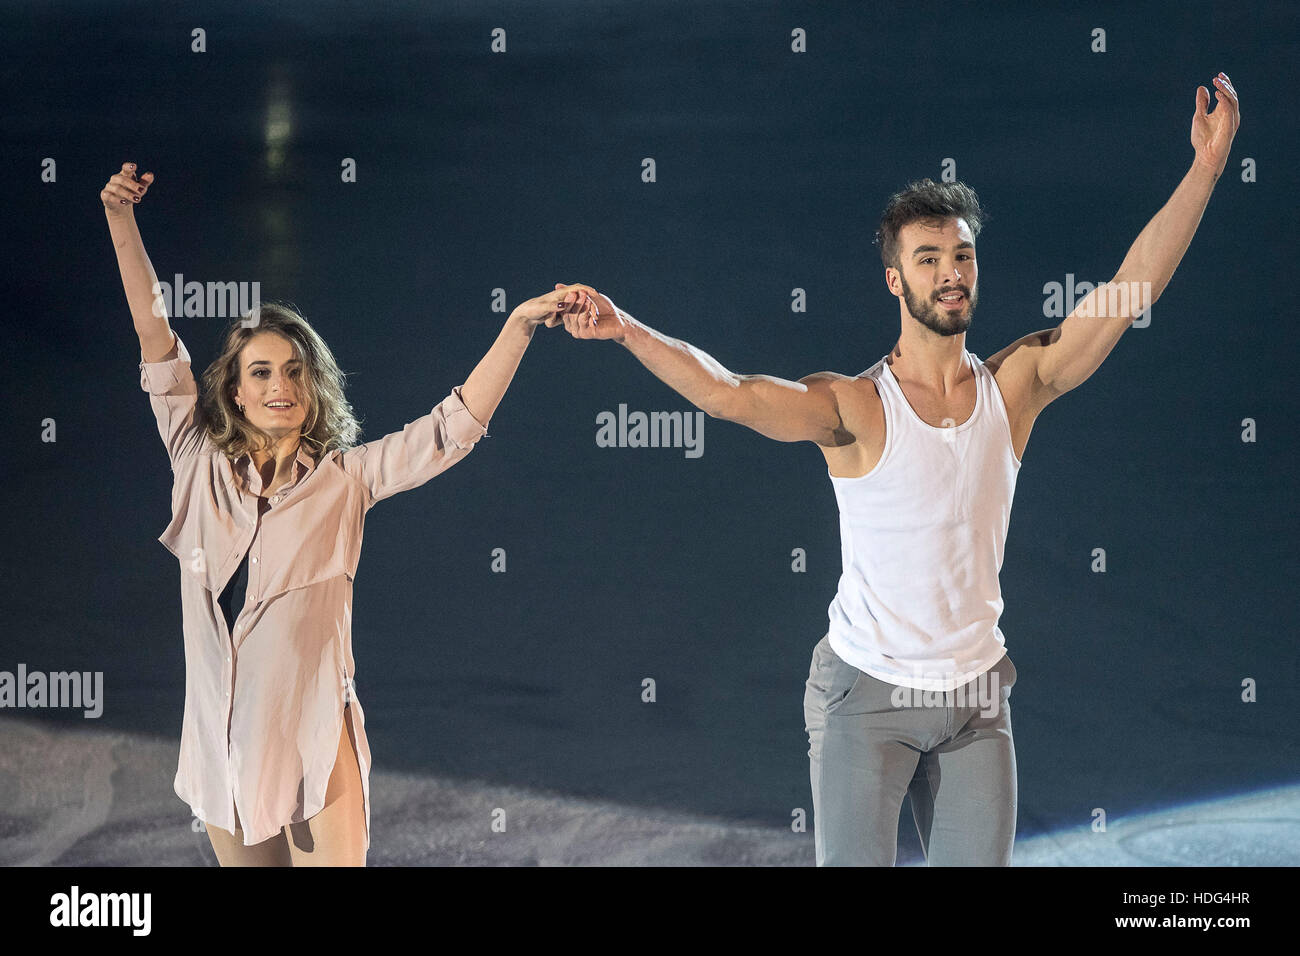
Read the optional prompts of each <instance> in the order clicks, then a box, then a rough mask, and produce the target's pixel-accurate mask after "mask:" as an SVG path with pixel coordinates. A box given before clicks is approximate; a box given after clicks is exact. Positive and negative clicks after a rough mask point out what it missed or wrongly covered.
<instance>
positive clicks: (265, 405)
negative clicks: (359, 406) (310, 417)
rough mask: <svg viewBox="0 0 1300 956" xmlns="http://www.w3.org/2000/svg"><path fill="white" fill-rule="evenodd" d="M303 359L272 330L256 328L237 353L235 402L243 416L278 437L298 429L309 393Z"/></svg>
mask: <svg viewBox="0 0 1300 956" xmlns="http://www.w3.org/2000/svg"><path fill="white" fill-rule="evenodd" d="M304 391H305V390H304V388H303V379H302V362H301V361H300V360H299V359H297V358H296V357H295V356H294V354H293V345H292V344H291V343H290V342H289V340H288V339H286V338H285V337H284V336H282V335H278V334H276V333H275V332H259V333H258V334H257V335H254V336H253V337H252V338H251V339H249V340H248V342H247V343H246V344H245V345H244V348H243V351H242V352H240V353H239V388H238V389H237V390H236V392H235V404H236V405H243V406H244V412H243V414H244V417H245V418H246V419H248V421H249V422H250V423H251V424H252V425H254V426H256V427H257V428H260V429H262V431H264V432H266V433H267V434H268V435H270V436H271V437H272V438H274V439H276V440H277V441H278V440H279V439H281V438H283V437H285V436H286V435H292V434H295V433H298V432H300V430H301V429H302V426H303V423H304V422H306V420H307V405H308V404H309V403H310V397H309V396H308V395H306V394H304Z"/></svg>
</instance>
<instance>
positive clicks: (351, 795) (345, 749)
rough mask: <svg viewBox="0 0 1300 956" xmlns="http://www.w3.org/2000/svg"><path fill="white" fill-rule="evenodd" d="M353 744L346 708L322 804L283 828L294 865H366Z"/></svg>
mask: <svg viewBox="0 0 1300 956" xmlns="http://www.w3.org/2000/svg"><path fill="white" fill-rule="evenodd" d="M356 746H357V745H356V741H355V740H354V739H353V738H352V715H351V713H350V712H349V711H348V709H347V708H346V707H345V708H344V710H343V732H342V733H341V734H339V752H338V756H337V757H336V758H335V761H334V771H333V772H332V773H331V774H330V782H329V786H328V787H327V789H326V791H325V806H324V807H323V808H322V809H321V811H320V813H318V814H316V815H315V816H314V817H312V818H311V819H310V820H307V821H306V822H304V823H291V824H289V825H288V826H287V827H285V829H284V832H285V833H287V834H288V837H289V840H288V847H289V855H290V857H291V858H292V859H293V865H294V866H365V865H366V804H365V795H364V792H363V790H362V785H361V764H360V762H359V761H358V760H357V752H356Z"/></svg>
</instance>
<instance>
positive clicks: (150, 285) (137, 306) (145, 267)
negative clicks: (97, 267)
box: [99, 163, 175, 362]
mask: <svg viewBox="0 0 1300 956" xmlns="http://www.w3.org/2000/svg"><path fill="white" fill-rule="evenodd" d="M153 180H154V176H153V173H145V174H144V175H143V176H141V177H140V178H139V179H136V176H135V163H123V164H122V170H121V172H117V173H114V174H113V177H112V178H111V179H110V180H109V181H108V183H107V184H106V185H105V186H104V188H103V189H102V190H101V191H100V193H99V198H100V199H101V200H102V201H103V203H104V215H105V216H106V217H107V219H108V231H109V234H110V235H111V236H112V237H113V249H114V251H116V252H117V266H118V268H119V269H120V270H121V271H122V288H123V289H125V290H126V303H127V305H128V306H130V309H131V320H132V321H133V322H134V323H135V333H136V335H138V336H139V337H140V353H141V355H142V356H143V358H144V360H145V361H146V362H161V361H162V360H163V359H165V358H167V357H168V356H170V355H171V352H172V350H173V349H174V348H175V345H174V344H173V341H172V330H171V326H170V325H169V324H168V322H167V310H166V308H165V307H164V306H163V304H162V303H163V300H162V299H161V298H158V299H157V302H158V306H157V309H156V310H155V307H154V301H155V295H154V288H155V287H156V285H157V282H158V276H157V274H156V273H155V272H154V271H153V263H151V262H150V261H149V257H148V256H147V255H146V254H145V251H144V242H143V241H142V240H141V239H140V229H139V228H138V227H137V226H136V224H135V206H136V204H137V203H138V202H140V200H141V199H142V198H143V197H144V194H145V191H146V190H148V188H149V187H150V186H151V185H152V184H153Z"/></svg>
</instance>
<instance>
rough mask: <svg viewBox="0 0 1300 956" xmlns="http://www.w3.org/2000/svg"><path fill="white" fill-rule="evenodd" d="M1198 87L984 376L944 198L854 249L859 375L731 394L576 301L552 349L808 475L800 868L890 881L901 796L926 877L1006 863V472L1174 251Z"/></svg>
mask: <svg viewBox="0 0 1300 956" xmlns="http://www.w3.org/2000/svg"><path fill="white" fill-rule="evenodd" d="M1213 83H1214V86H1215V89H1216V96H1217V98H1218V103H1217V105H1216V108H1215V110H1214V112H1213V113H1209V112H1207V107H1208V105H1209V93H1208V91H1207V90H1206V89H1205V88H1204V87H1198V88H1197V91H1196V109H1195V113H1194V115H1193V119H1192V133H1191V141H1192V146H1193V147H1194V149H1195V158H1194V161H1193V163H1192V166H1191V169H1190V170H1189V171H1188V173H1187V175H1186V176H1184V178H1183V180H1182V182H1181V183H1180V184H1179V186H1178V188H1177V189H1176V190H1175V191H1174V193H1173V196H1172V197H1171V198H1170V200H1169V201H1168V202H1167V203H1166V204H1165V206H1164V208H1162V209H1161V210H1160V211H1159V212H1158V213H1157V214H1156V215H1155V217H1154V218H1153V219H1152V220H1151V221H1150V222H1149V223H1148V224H1147V226H1146V228H1144V229H1143V230H1142V232H1141V233H1140V234H1139V235H1138V237H1137V240H1136V241H1135V242H1134V243H1133V245H1132V247H1131V248H1130V249H1129V252H1128V255H1127V256H1126V257H1125V258H1124V261H1123V263H1122V264H1121V265H1120V267H1119V271H1118V272H1117V273H1116V275H1115V278H1114V279H1113V280H1112V282H1111V283H1108V284H1103V285H1102V286H1101V287H1100V288H1098V289H1096V290H1094V291H1093V292H1091V293H1089V294H1088V295H1087V296H1085V297H1084V298H1083V299H1082V300H1081V301H1080V302H1079V304H1078V306H1077V307H1076V308H1075V309H1074V311H1072V312H1071V313H1070V315H1069V316H1067V317H1066V318H1065V320H1064V321H1062V322H1061V324H1060V325H1059V326H1058V327H1057V328H1054V329H1046V330H1043V331H1040V332H1035V333H1033V334H1031V335H1027V336H1025V337H1023V338H1021V339H1019V340H1017V341H1015V342H1013V343H1012V344H1011V345H1009V346H1007V347H1006V348H1004V349H1003V350H1002V351H1000V352H998V353H997V354H995V355H993V356H992V357H991V358H989V359H988V360H987V361H985V362H981V361H980V360H979V359H978V358H976V357H975V356H974V355H973V354H971V353H969V352H967V351H966V348H965V340H966V330H967V329H968V328H969V327H970V324H971V319H972V316H973V315H974V311H975V306H976V303H977V302H978V299H979V288H978V267H977V264H976V257H975V239H976V237H977V236H978V234H979V231H980V227H981V221H982V218H983V213H982V212H981V210H980V206H979V200H978V197H977V196H976V194H975V193H974V191H973V190H971V189H970V188H969V187H968V186H966V185H964V184H962V183H950V184H936V183H934V182H932V181H930V180H924V181H922V182H919V183H914V184H912V185H911V186H910V187H909V188H908V189H907V190H906V191H904V192H901V193H898V194H896V195H895V196H893V197H892V198H891V199H890V200H889V203H888V205H887V206H886V208H885V211H884V214H883V216H882V218H881V224H880V230H879V231H878V233H877V236H876V239H877V242H878V244H879V245H880V252H881V258H882V260H883V262H884V265H885V283H886V285H887V286H888V287H889V291H890V292H891V293H893V294H894V295H895V296H896V297H897V298H898V304H899V318H900V322H901V329H900V334H899V338H898V341H897V343H896V344H895V346H894V348H893V351H892V352H891V353H890V354H889V355H888V356H886V357H885V358H883V359H881V360H880V361H879V362H877V363H876V364H875V365H874V366H872V367H871V368H870V369H868V370H867V371H865V372H863V373H862V374H860V375H857V376H847V375H840V374H837V373H834V372H818V373H816V374H813V375H809V376H807V377H806V378H802V379H800V380H799V381H798V382H791V381H786V380H783V379H779V378H773V377H771V376H767V375H737V374H734V373H732V372H730V371H728V370H727V369H726V368H724V367H723V366H722V365H720V364H719V363H718V362H717V361H716V360H715V359H714V358H712V357H711V356H709V355H707V354H705V353H704V352H701V351H700V350H699V349H696V348H694V347H693V346H691V345H689V344H688V343H686V342H682V341H680V340H677V339H672V338H669V337H667V336H665V335H662V334H661V333H659V332H656V331H655V330H653V329H651V328H650V327H648V326H646V325H645V324H643V323H641V322H638V321H637V320H636V319H634V318H633V317H632V316H631V315H629V314H628V313H627V312H625V311H623V310H621V309H619V308H617V307H616V306H615V305H614V303H613V302H612V301H611V300H610V299H609V298H608V297H606V296H603V295H600V294H599V293H596V292H595V290H594V289H590V287H580V288H584V289H586V290H587V291H588V292H589V293H590V295H589V296H588V299H587V301H586V303H585V308H584V309H582V310H581V311H576V312H575V313H571V314H568V315H566V316H565V319H564V321H565V325H566V328H568V330H569V332H570V333H571V334H572V335H573V336H574V337H576V338H581V339H612V340H614V341H617V342H619V343H621V344H622V345H623V346H624V347H626V348H627V349H628V350H629V351H630V352H631V353H632V354H633V355H635V356H636V357H637V359H639V360H640V361H641V363H642V364H644V365H645V366H646V367H647V368H648V369H650V371H651V372H653V373H654V374H655V375H656V376H658V377H659V378H660V379H661V380H662V381H663V382H665V383H666V384H667V385H669V386H670V387H671V388H673V389H675V390H676V391H678V392H679V393H681V394H682V395H683V396H684V397H685V398H686V399H687V400H689V401H690V402H692V403H693V404H694V405H696V406H697V407H699V408H701V409H703V410H704V411H705V412H706V413H708V414H709V415H710V416H711V417H713V418H721V419H725V420H727V421H733V422H739V423H740V424H742V425H746V426H748V427H750V428H752V429H754V430H755V431H757V432H759V433H760V434H763V435H766V436H768V437H769V438H774V439H776V440H778V441H787V442H788V441H812V442H815V443H816V444H817V446H818V447H819V448H820V449H821V452H822V454H823V455H824V456H825V458H826V464H827V466H828V469H829V474H830V478H831V482H832V484H833V486H834V488H835V494H836V499H837V501H838V504H839V509H840V533H841V548H842V558H843V573H842V575H841V577H840V582H839V589H838V592H837V594H836V596H835V599H834V601H833V602H832V603H831V606H830V610H829V619H830V626H829V630H828V632H827V635H826V637H824V638H823V639H822V641H821V643H819V644H818V645H817V647H816V649H815V650H814V652H813V660H812V667H811V670H810V673H809V677H808V682H807V684H806V693H805V697H804V716H805V722H806V729H807V731H808V737H809V765H810V776H811V782H812V792H813V813H814V833H815V843H816V854H817V863H818V864H819V865H824V864H859V865H863V864H865V865H884V866H892V865H893V864H894V861H895V854H896V835H897V827H898V816H899V811H900V809H901V806H902V800H903V796H904V794H905V793H906V794H910V795H911V797H912V808H913V814H914V816H915V819H916V825H917V830H918V832H919V834H920V837H921V844H922V847H923V849H924V851H925V853H926V857H927V861H928V862H929V863H930V865H941V864H947V865H1001V866H1006V865H1009V864H1010V862H1011V848H1012V843H1013V841H1014V838H1015V823H1016V762H1015V748H1014V744H1013V741H1012V736H1011V718H1010V710H1009V706H1008V697H1009V691H1010V687H1011V685H1012V684H1014V682H1015V666H1014V664H1012V663H1011V662H1010V660H1009V659H1008V658H1007V656H1006V650H1005V647H1004V641H1003V637H1002V633H1001V631H1000V630H999V629H998V627H997V620H998V617H999V616H1000V615H1001V612H1002V597H1001V591H1000V587H999V582H998V572H999V571H1000V569H1001V566H1002V556H1003V544H1004V542H1005V539H1006V532H1007V526H1008V522H1009V519H1010V509H1011V501H1012V497H1013V495H1014V492H1015V480H1016V474H1017V471H1018V469H1019V467H1020V461H1021V458H1022V456H1023V454H1024V449H1025V445H1026V443H1027V442H1028V440H1029V433H1030V431H1031V430H1032V428H1033V426H1034V421H1035V420H1036V419H1037V417H1038V415H1039V414H1040V413H1041V412H1042V410H1043V409H1044V408H1045V407H1046V406H1047V405H1048V404H1049V403H1050V402H1052V401H1054V400H1055V399H1057V398H1059V397H1060V396H1061V395H1064V394H1065V393H1066V392H1068V391H1070V390H1071V389H1073V388H1076V387H1077V386H1079V385H1080V384H1082V383H1083V382H1084V381H1086V380H1087V379H1088V377H1089V376H1090V375H1092V373H1093V372H1095V371H1096V370H1097V368H1098V366H1100V364H1101V362H1102V361H1103V360H1104V359H1105V358H1106V356H1107V355H1109V354H1110V351H1111V349H1112V348H1114V346H1115V343H1116V342H1117V341H1118V340H1119V337H1120V336H1121V335H1122V334H1123V333H1124V330H1125V329H1127V328H1128V327H1129V325H1130V324H1131V323H1132V322H1133V319H1134V318H1136V317H1137V316H1138V315H1140V314H1142V313H1143V312H1144V311H1146V309H1148V308H1149V307H1150V305H1151V304H1152V303H1153V302H1154V301H1155V300H1156V299H1157V298H1158V297H1159V296H1160V294H1161V293H1162V292H1163V291H1164V288H1165V286H1166V285H1167V284H1168V283H1169V280H1170V278H1171V277H1172V275H1173V273H1174V270H1175V269H1176V268H1177V266H1178V263H1179V262H1180V261H1181V259H1182V257H1183V254H1184V252H1185V251H1186V250H1187V246H1188V244H1189V243H1190V242H1191V239H1192V235H1193V234H1194V233H1195V231H1196V227H1197V225H1198V224H1199V223H1200V219H1201V214H1202V212H1203V211H1204V209H1205V206H1206V203H1207V202H1208V201H1209V197H1210V193H1211V191H1212V190H1213V188H1214V184H1215V181H1216V180H1217V179H1218V177H1219V175H1220V174H1221V173H1222V172H1223V169H1224V166H1225V164H1226V163H1227V158H1228V153H1229V150H1230V148H1231V145H1232V140H1233V137H1234V135H1235V134H1236V130H1237V127H1238V125H1239V122H1240V118H1239V110H1238V104H1237V97H1236V93H1235V91H1234V90H1233V88H1232V85H1231V81H1230V80H1229V79H1228V77H1227V76H1226V74H1223V73H1220V74H1219V75H1218V76H1217V77H1215V79H1214V81H1213Z"/></svg>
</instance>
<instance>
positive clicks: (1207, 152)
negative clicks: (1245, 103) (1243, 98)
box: [1192, 73, 1241, 179]
mask: <svg viewBox="0 0 1300 956" xmlns="http://www.w3.org/2000/svg"><path fill="white" fill-rule="evenodd" d="M1214 88H1215V89H1214V95H1215V96H1216V97H1217V98H1218V102H1217V103H1215V105H1214V112H1213V113H1207V112H1206V108H1207V107H1208V106H1209V105H1210V93H1209V91H1208V90H1207V89H1206V88H1205V87H1203V86H1198V87H1197V88H1196V112H1195V113H1194V114H1193V115H1192V148H1194V149H1195V150H1196V161H1197V162H1198V163H1200V164H1202V165H1204V166H1206V167H1207V168H1209V169H1210V170H1211V171H1212V172H1213V173H1214V176H1215V178H1216V179H1217V178H1218V177H1219V174H1220V173H1222V172H1223V169H1224V167H1225V166H1226V165H1227V164H1228V152H1229V151H1230V150H1231V149H1232V138H1233V137H1234V136H1236V135H1237V128H1238V127H1239V126H1240V125H1241V104H1240V103H1238V102H1237V91H1236V90H1234V89H1233V88H1232V80H1230V79H1228V74H1227V73H1220V74H1219V75H1218V76H1216V77H1215V78H1214Z"/></svg>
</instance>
